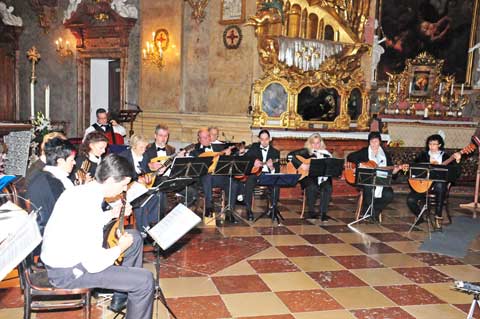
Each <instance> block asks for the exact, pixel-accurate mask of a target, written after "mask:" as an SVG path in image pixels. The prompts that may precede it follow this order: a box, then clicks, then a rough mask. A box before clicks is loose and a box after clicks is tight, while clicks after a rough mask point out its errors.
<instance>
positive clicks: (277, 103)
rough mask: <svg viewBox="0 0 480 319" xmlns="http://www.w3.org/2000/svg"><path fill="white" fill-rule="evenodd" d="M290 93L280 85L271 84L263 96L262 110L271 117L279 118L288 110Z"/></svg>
mask: <svg viewBox="0 0 480 319" xmlns="http://www.w3.org/2000/svg"><path fill="white" fill-rule="evenodd" d="M287 101H288V93H287V91H285V88H284V87H283V86H282V85H281V84H279V83H271V84H269V85H268V86H267V87H266V88H265V90H264V91H263V94H262V110H263V112H265V113H267V115H268V116H270V117H279V116H280V115H281V114H282V113H283V112H285V111H286V110H287Z"/></svg>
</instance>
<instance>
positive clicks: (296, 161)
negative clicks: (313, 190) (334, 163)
mask: <svg viewBox="0 0 480 319" xmlns="http://www.w3.org/2000/svg"><path fill="white" fill-rule="evenodd" d="M297 155H300V156H302V157H303V158H317V157H316V156H315V155H314V154H310V153H309V152H308V149H306V148H301V149H299V150H295V151H291V152H290V153H288V155H287V158H288V159H290V158H291V160H292V164H293V166H295V168H299V167H300V165H302V162H301V161H300V160H299V159H298V158H297ZM324 157H330V156H329V155H326V154H324ZM327 181H329V182H331V178H329V179H328V180H327ZM300 184H301V185H302V188H305V187H307V186H309V185H311V184H317V179H316V178H315V177H310V176H307V177H305V178H304V179H302V180H301V181H300Z"/></svg>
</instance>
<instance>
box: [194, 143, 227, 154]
mask: <svg viewBox="0 0 480 319" xmlns="http://www.w3.org/2000/svg"><path fill="white" fill-rule="evenodd" d="M210 146H211V147H212V150H213V151H214V152H221V151H223V150H224V149H225V144H210ZM204 152H205V149H204V148H203V147H202V144H200V143H197V144H195V148H194V149H193V151H191V152H190V156H193V157H198V156H199V155H200V154H202V153H204Z"/></svg>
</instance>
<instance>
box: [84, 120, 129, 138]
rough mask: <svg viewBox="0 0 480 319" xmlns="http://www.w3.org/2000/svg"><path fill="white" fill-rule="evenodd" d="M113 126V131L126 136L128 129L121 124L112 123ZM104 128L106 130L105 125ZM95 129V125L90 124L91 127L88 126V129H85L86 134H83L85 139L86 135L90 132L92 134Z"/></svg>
mask: <svg viewBox="0 0 480 319" xmlns="http://www.w3.org/2000/svg"><path fill="white" fill-rule="evenodd" d="M97 124H98V125H100V126H102V124H99V123H97ZM112 127H113V133H118V134H120V135H121V136H126V135H127V130H126V129H125V128H124V127H123V126H121V125H120V124H117V125H112ZM102 129H103V130H104V131H105V130H106V128H104V127H103V126H102ZM94 131H95V128H94V127H93V125H90V126H89V127H87V128H86V130H85V134H83V140H85V137H86V136H87V135H88V134H90V133H92V132H94Z"/></svg>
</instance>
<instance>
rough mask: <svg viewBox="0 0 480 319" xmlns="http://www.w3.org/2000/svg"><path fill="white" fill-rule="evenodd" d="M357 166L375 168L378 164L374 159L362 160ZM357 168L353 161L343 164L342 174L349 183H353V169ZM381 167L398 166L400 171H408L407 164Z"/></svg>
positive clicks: (390, 167) (388, 168) (392, 167)
mask: <svg viewBox="0 0 480 319" xmlns="http://www.w3.org/2000/svg"><path fill="white" fill-rule="evenodd" d="M359 166H362V167H366V168H377V167H378V165H377V163H376V162H375V161H368V162H363V163H360V165H359ZM356 168H357V165H356V164H355V163H351V162H347V163H346V164H345V170H344V171H343V176H344V177H345V180H346V181H347V183H349V184H355V170H356ZM380 168H382V169H387V170H390V169H395V168H400V169H401V170H402V171H404V172H406V171H408V164H399V165H393V166H382V167H380Z"/></svg>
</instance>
